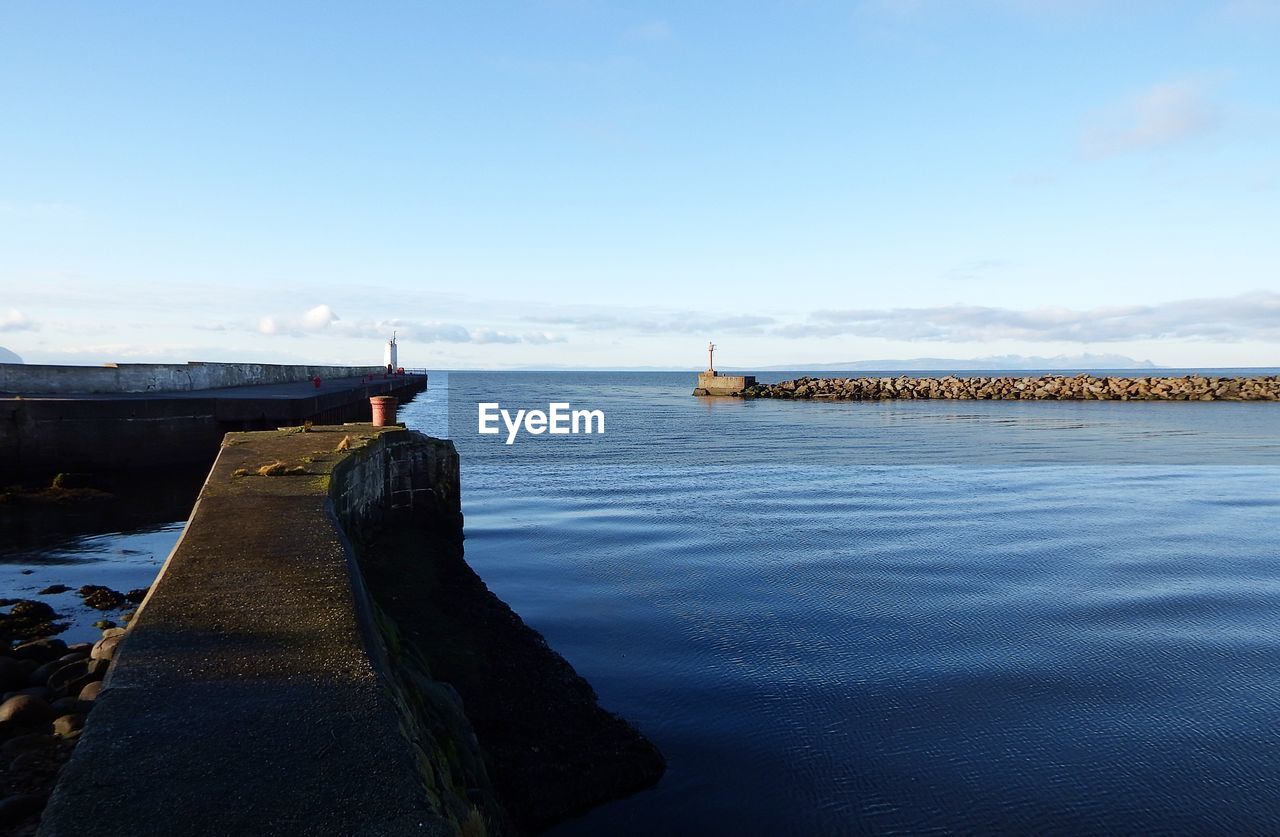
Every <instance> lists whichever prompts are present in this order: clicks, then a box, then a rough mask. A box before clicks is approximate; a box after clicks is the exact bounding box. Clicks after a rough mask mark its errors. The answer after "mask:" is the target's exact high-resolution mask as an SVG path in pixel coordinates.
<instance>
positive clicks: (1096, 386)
mask: <svg viewBox="0 0 1280 837" xmlns="http://www.w3.org/2000/svg"><path fill="white" fill-rule="evenodd" d="M737 394H740V395H741V396H742V397H744V398H783V399H793V398H798V399H827V400H847V401H862V400H879V399H890V398H900V399H918V398H956V399H991V400H1021V401H1027V400H1031V401H1280V377H1277V376H1270V377H1250V378H1209V377H1201V376H1194V375H1188V376H1185V377H1181V378H1115V377H1094V376H1091V375H1077V376H1075V377H1072V378H1068V377H1065V376H1061V375H1044V376H1041V377H1032V378H1012V377H1000V378H987V377H974V378H957V377H954V376H947V377H943V378H912V377H907V376H905V375H904V376H900V377H896V378H797V379H796V380H794V381H783V382H781V383H778V384H757V385H754V386H749V387H747V388H745V389H744V390H743V391H742V392H741V393H737Z"/></svg>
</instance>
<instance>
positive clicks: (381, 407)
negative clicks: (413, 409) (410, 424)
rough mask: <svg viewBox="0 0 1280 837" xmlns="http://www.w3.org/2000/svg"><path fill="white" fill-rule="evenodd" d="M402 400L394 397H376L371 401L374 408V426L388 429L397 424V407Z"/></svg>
mask: <svg viewBox="0 0 1280 837" xmlns="http://www.w3.org/2000/svg"><path fill="white" fill-rule="evenodd" d="M399 404H400V399H399V398H396V397H395V396H394V395H375V396H373V397H371V398H370V399H369V406H370V407H372V408H373V426H374V427H388V426H390V425H393V424H395V423H396V407H397V406H399Z"/></svg>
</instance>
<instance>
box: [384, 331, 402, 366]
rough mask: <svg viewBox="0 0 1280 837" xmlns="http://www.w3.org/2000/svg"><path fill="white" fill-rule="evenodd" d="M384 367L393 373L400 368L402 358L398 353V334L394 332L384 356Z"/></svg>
mask: <svg viewBox="0 0 1280 837" xmlns="http://www.w3.org/2000/svg"><path fill="white" fill-rule="evenodd" d="M382 365H383V366H386V367H387V368H388V369H390V370H391V371H392V372H394V371H396V370H397V369H399V368H400V358H399V356H398V354H397V352H396V333H395V332H394V331H393V332H391V339H390V340H388V341H387V348H386V351H385V352H383V354H382Z"/></svg>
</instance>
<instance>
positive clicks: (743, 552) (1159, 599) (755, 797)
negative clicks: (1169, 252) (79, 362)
mask: <svg viewBox="0 0 1280 837" xmlns="http://www.w3.org/2000/svg"><path fill="white" fill-rule="evenodd" d="M894 374H897V373H894ZM1019 374H1024V373H1019ZM1027 374H1029V373H1027ZM1134 374H1136V373H1134ZM760 377H761V379H762V380H775V379H783V378H787V377H793V376H792V375H790V374H788V373H771V374H769V375H762V376H760ZM693 386H694V381H693V375H692V374H688V373H678V374H667V373H653V374H649V373H622V374H612V373H521V374H502V373H482V374H481V373H452V374H443V373H441V374H433V375H432V388H431V390H430V391H429V392H428V393H426V394H425V395H424V396H420V397H419V398H418V399H417V400H415V401H414V402H413V403H412V404H410V405H408V406H407V407H406V408H404V410H403V412H402V418H404V419H405V420H406V421H407V422H408V423H409V425H410V426H411V427H415V428H417V429H421V430H424V431H427V432H431V433H433V434H434V435H448V436H450V437H452V438H453V439H454V441H455V442H456V444H457V445H458V448H459V450H460V451H461V452H462V456H463V470H462V472H463V503H464V511H465V513H466V516H467V517H466V527H467V559H468V561H469V562H470V563H471V565H472V566H473V567H475V569H476V570H477V572H479V573H480V574H481V575H482V576H483V577H484V579H485V580H486V582H487V583H488V584H489V586H490V587H491V588H492V589H493V590H494V591H495V592H496V593H497V594H498V595H499V596H500V597H502V598H503V599H504V600H506V601H507V602H508V603H509V604H510V605H511V606H512V607H513V608H514V609H515V610H516V611H517V612H519V613H520V614H521V616H523V617H524V619H525V620H526V621H527V622H529V624H531V625H532V626H533V627H535V628H537V629H538V630H540V631H542V632H543V634H544V635H545V636H546V638H547V640H548V641H549V642H550V643H551V645H552V646H554V647H555V648H556V649H557V650H559V651H560V652H561V653H562V654H564V655H565V657H567V658H568V659H569V661H570V662H572V663H573V665H574V666H575V667H576V668H577V669H578V671H579V672H580V673H581V674H583V675H584V676H585V677H587V678H588V679H589V680H590V681H591V682H592V683H593V684H594V685H595V687H596V689H597V691H598V692H599V693H600V696H601V699H602V702H603V703H604V704H605V705H606V706H607V707H608V708H610V709H612V710H614V711H616V712H619V713H621V714H622V715H624V716H626V717H627V718H628V719H630V720H632V721H633V722H634V723H636V724H637V725H638V726H639V727H640V728H641V729H642V730H643V731H644V732H645V733H646V734H648V735H649V736H650V737H651V738H652V739H653V740H654V741H655V742H656V743H657V744H658V746H659V747H660V748H661V749H662V750H663V752H664V753H665V754H666V756H667V759H668V762H669V769H668V773H667V775H666V777H665V778H664V779H663V781H662V782H661V783H660V784H659V785H658V786H657V787H656V788H654V789H652V790H650V791H647V792H644V793H641V794H639V795H637V796H635V797H632V798H631V799H628V800H624V801H622V802H619V803H615V804H613V805H609V806H605V807H603V808H601V809H598V810H596V811H594V812H592V813H590V814H588V815H587V816H585V817H583V818H581V819H580V820H577V821H574V822H571V823H568V824H566V825H564V826H561V827H560V828H558V829H556V831H555V832H554V833H556V834H560V835H586V834H602V833H609V834H653V833H673V834H674V833H679V834H685V833H695V834H696V833H701V834H725V833H732V834H779V833H789V834H839V833H889V834H892V833H912V834H919V833H947V832H966V833H991V832H997V831H1001V832H1020V833H1037V834H1039V833H1044V834H1052V833H1058V834H1103V833H1183V834H1203V833H1219V834H1241V833H1280V404H1235V403H1208V404H1201V403H1137V402H1129V403H1118V402H972V401H970V402H964V401H915V402H883V403H815V402H778V401H764V400H759V401H751V402H743V401H737V400H729V399H719V400H717V399H697V398H693V397H691V396H690V395H689V393H690V391H691V390H692V388H693ZM479 401H496V402H500V403H501V404H502V406H504V407H507V408H509V409H515V408H540V409H546V406H547V403H548V402H550V401H567V402H570V403H571V404H572V405H573V406H574V407H575V408H591V409H603V410H604V411H605V414H606V433H605V435H604V436H603V437H600V436H549V435H542V436H527V435H522V436H520V438H519V439H518V440H517V441H516V443H515V444H513V445H511V446H507V445H504V444H503V440H504V436H497V437H495V436H480V435H478V434H477V432H476V429H477V428H476V403H477V402H479ZM179 529H180V526H170V527H161V528H159V529H155V530H144V531H140V532H136V531H135V532H127V533H124V534H115V535H106V536H99V537H95V538H82V539H78V540H74V541H70V542H67V543H64V544H61V545H60V546H58V547H55V548H43V549H33V548H24V549H22V550H12V549H10V550H8V551H6V550H4V549H0V565H5V566H4V567H3V570H4V573H3V576H2V580H3V582H4V583H5V584H6V585H8V586H9V589H15V585H16V586H17V587H21V588H24V589H23V590H22V594H23V595H29V593H30V591H29V590H26V589H25V588H27V587H35V586H37V585H41V586H42V585H44V584H47V583H50V582H51V581H53V580H58V581H63V582H64V583H67V584H70V585H72V586H76V585H77V584H80V583H106V584H113V585H114V584H116V583H117V582H114V581H112V580H111V579H110V577H109V576H108V577H107V580H102V579H103V578H104V575H107V572H106V571H109V572H111V573H116V572H118V573H122V574H124V575H127V576H128V578H127V579H126V578H125V577H124V575H122V577H121V578H120V580H119V582H118V585H119V587H120V588H121V589H123V588H126V587H129V586H140V585H141V584H142V583H145V581H148V580H149V578H148V579H143V580H142V581H140V582H139V581H134V580H133V579H134V577H135V576H136V575H137V574H139V573H143V574H146V573H153V572H154V570H155V569H156V568H158V566H159V563H160V561H161V560H163V558H164V556H165V554H167V552H168V549H169V547H170V546H171V545H172V542H173V540H175V539H176V537H177V534H178V531H179ZM23 568H26V569H33V570H34V571H35V572H34V573H33V574H32V575H20V574H19V572H20V569H23ZM55 576H56V579H55ZM64 576H65V578H64ZM67 595H69V594H67Z"/></svg>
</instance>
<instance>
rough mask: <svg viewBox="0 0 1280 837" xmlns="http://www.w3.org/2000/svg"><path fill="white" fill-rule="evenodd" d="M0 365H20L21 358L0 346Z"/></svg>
mask: <svg viewBox="0 0 1280 837" xmlns="http://www.w3.org/2000/svg"><path fill="white" fill-rule="evenodd" d="M0 363H22V358H20V357H18V356H17V355H15V354H14V353H13V352H11V351H9V350H8V349H6V348H5V347H4V346H0Z"/></svg>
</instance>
